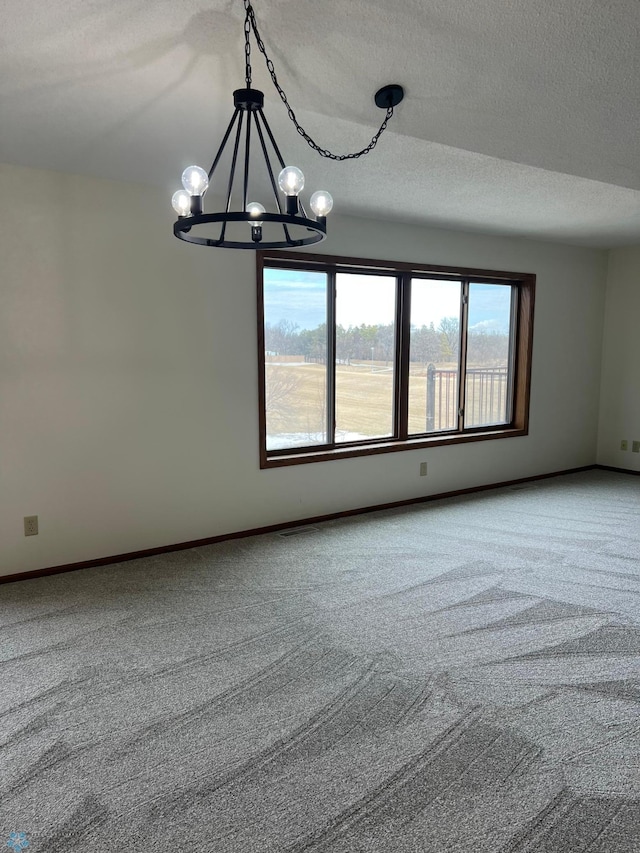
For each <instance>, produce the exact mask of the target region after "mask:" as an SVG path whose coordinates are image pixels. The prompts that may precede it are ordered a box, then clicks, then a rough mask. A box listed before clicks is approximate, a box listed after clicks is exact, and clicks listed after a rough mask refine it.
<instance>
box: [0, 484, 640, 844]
mask: <svg viewBox="0 0 640 853" xmlns="http://www.w3.org/2000/svg"><path fill="white" fill-rule="evenodd" d="M639 510H640V479H638V478H635V477H629V476H625V475H622V474H616V473H612V472H606V471H590V472H585V473H581V474H574V475H568V476H562V477H556V478H553V479H549V480H542V481H538V482H535V483H530V484H523V485H521V486H515V487H511V488H508V487H505V488H501V489H497V490H492V491H490V492H484V493H481V494H478V495H473V496H466V497H464V498H455V499H447V500H440V501H437V502H433V503H428V504H423V505H417V506H413V507H409V508H404V509H401V510H388V511H384V512H377V513H372V514H367V515H362V516H356V517H351V518H348V519H343V520H339V521H332V522H325V523H323V524H320V525H317V526H316V528H315V529H312V530H308V531H306V532H302V533H298V534H297V535H290V536H283V535H280V534H270V535H264V536H257V537H252V538H248V539H241V540H235V541H233V542H228V543H222V544H218V545H212V546H207V547H202V548H197V549H193V550H190V551H183V552H177V553H173V554H168V555H164V556H159V557H153V558H147V559H142V560H138V561H134V562H129V563H124V564H119V565H112V566H107V567H104V568H97V569H89V570H86V571H81V572H74V573H69V574H65V575H57V576H52V577H48V578H41V579H38V580H30V581H24V582H19V583H14V584H8V585H5V586H0V677H1V685H2V689H1V691H0V832H4V837H0V844H2V845H4V844H5V839H9V836H10V833H11V832H24V833H26V838H27V839H28V840H29V842H30V847H29V853H31V851H33V853H45V851H46V853H66V852H67V851H90V852H91V853H107V851H108V853H115V851H118V850H126V851H135V853H143V851H144V853H156V851H158V853H159V851H168V850H171V851H176V853H183V851H184V853H186V851H195V853H209V851H215V853H218V851H220V853H223V851H224V853H254V852H255V853H267V851H269V853H271V851H282V853H303V851H308V853H319V851H328V853H364V852H365V851H367V853H371V851H376V853H377V851H385V853H408V852H409V851H434V853H436V851H437V853H454V851H455V853H534V851H535V853H587V851H588V853H632V851H633V853H637V851H638V850H640V713H639V711H640V524H639V523H638V522H639ZM14 838H15V836H14ZM16 849H18V848H16Z"/></svg>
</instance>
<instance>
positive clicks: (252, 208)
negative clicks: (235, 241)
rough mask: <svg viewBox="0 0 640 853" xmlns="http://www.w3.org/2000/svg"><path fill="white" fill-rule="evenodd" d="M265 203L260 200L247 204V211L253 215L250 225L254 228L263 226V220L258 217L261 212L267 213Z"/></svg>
mask: <svg viewBox="0 0 640 853" xmlns="http://www.w3.org/2000/svg"><path fill="white" fill-rule="evenodd" d="M265 212H266V211H265V209H264V207H263V205H261V204H260V202H259V201H250V202H249V204H248V205H247V213H248V214H249V215H250V216H251V221H250V222H249V225H251V227H252V228H258V227H259V228H262V221H261V220H259V219H258V217H259V216H260V214H261V213H265Z"/></svg>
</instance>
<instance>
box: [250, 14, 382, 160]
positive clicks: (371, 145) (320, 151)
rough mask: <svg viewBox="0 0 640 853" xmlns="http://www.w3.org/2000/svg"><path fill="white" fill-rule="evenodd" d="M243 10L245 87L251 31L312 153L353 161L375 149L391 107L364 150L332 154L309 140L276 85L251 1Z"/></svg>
mask: <svg viewBox="0 0 640 853" xmlns="http://www.w3.org/2000/svg"><path fill="white" fill-rule="evenodd" d="M244 8H245V10H246V18H245V21H244V36H245V44H244V51H245V80H246V83H247V86H250V85H251V44H250V42H249V35H250V33H251V31H252V30H253V34H254V36H255V39H256V44H257V45H258V50H259V51H260V53H261V54H262V55H263V56H264V58H265V62H266V64H267V70H268V72H269V74H270V75H271V79H272V81H273V85H274V86H275V87H276V90H277V92H278V94H279V95H280V99H281V100H282V103H283V104H284V105H285V107H286V108H287V114H288V116H289V118H290V119H291V121H292V122H293V124H294V125H295V128H296V130H297V131H298V133H299V134H300V136H301V137H302V138H303V139H304V140H305V141H306V142H307V144H308V145H309V146H310V147H311V148H313V150H314V151H317V152H318V154H319V155H320V156H321V157H326V158H327V159H329V160H355V159H357V158H358V157H362V155H363V154H368V153H369V152H370V151H373V149H374V148H375V147H376V143H377V142H378V140H379V139H380V137H381V136H382V134H383V133H384V131H385V130H386V129H387V124H388V122H389V119H390V118H391V117H392V116H393V107H392V106H389V107H387V113H386V115H385V117H384V120H383V122H382V124H381V125H380V128H379V130H378V132H377V133H376V134H374V136H373V137H372V139H371V142H370V143H369V144H368V145H367V146H366V148H363V149H362V150H361V151H356V152H354V153H353V154H333V153H332V152H331V151H329V150H328V149H327V148H322V147H321V146H320V145H318V143H317V142H315V140H314V139H312V138H311V136H309V134H308V133H307V131H306V130H305V129H304V128H303V127H302V125H301V124H300V123H299V122H298V119H297V118H296V114H295V113H294V111H293V109H292V107H291V104H290V103H289V101H288V99H287V96H286V94H285V91H284V89H283V88H282V86H281V85H280V84H279V83H278V78H277V76H276V71H275V68H274V65H273V62H272V61H271V59H270V58H269V56H268V55H267V51H266V48H265V46H264V42H263V41H262V39H261V38H260V33H259V32H258V25H257V24H256V16H255V13H254V11H253V6H252V5H251V0H244Z"/></svg>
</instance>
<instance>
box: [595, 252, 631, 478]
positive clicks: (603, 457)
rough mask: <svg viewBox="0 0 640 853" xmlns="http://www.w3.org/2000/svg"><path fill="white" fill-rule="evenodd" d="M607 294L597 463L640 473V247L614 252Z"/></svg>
mask: <svg viewBox="0 0 640 853" xmlns="http://www.w3.org/2000/svg"><path fill="white" fill-rule="evenodd" d="M606 294H607V295H606V313H605V327H604V342H603V355H602V388H601V391H600V428H599V432H598V463H599V464H600V465H613V466H615V467H616V468H627V469H629V470H632V471H640V453H632V452H631V448H632V442H633V441H640V247H635V248H628V249H614V250H612V251H611V253H610V257H609V274H608V278H607V287H606ZM622 439H627V441H628V442H629V449H628V450H627V451H626V452H625V451H622V450H621V449H620V442H621V440H622Z"/></svg>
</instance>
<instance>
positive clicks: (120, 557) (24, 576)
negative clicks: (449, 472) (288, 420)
mask: <svg viewBox="0 0 640 853" xmlns="http://www.w3.org/2000/svg"><path fill="white" fill-rule="evenodd" d="M594 468H601V469H603V470H606V471H619V472H621V473H625V474H640V472H639V471H627V470H626V469H623V468H609V467H608V466H606V465H583V466H582V467H581V468H567V469H565V470H563V471H552V472H550V473H548V474H535V475H533V476H531V477H520V478H519V479H517V480H504V481H503V482H500V483H487V484H486V485H484V486H471V487H470V488H467V489H454V490H453V491H450V492H440V493H439V494H436V495H423V496H421V497H418V498H407V499H406V500H402V501H393V502H391V503H385V504H376V505H375V506H367V507H360V508H358V509H347V510H343V511H342V512H332V513H328V514H326V515H316V516H313V517H312V518H304V519H297V520H296V521H286V522H282V523H279V524H269V525H267V526H266V527H255V528H253V529H251V530H239V531H237V532H235V533H223V534H221V535H220V536H208V537H207V538H206V539H193V540H192V541H190V542H179V543H177V544H175V545H162V546H160V547H158V548H146V549H145V550H142V551H130V552H129V553H127V554H113V555H112V556H109V557H97V558H95V559H93V560H83V561H81V562H78V563H68V564H66V565H62V566H51V567H50V568H47V569H35V570H33V571H31V572H19V573H17V574H13V575H4V576H3V577H0V584H3V583H15V582H16V581H25V580H33V579H35V578H42V577H46V576H47V575H59V574H63V573H65V572H77V571H79V570H80V569H93V568H97V567H99V566H110V565H111V564H112V563H126V562H128V561H129V560H140V559H143V558H144V557H155V556H158V555H159V554H169V553H171V552H172V551H187V550H189V549H190V548H198V547H200V546H201V545H215V544H216V543H218V542H228V541H230V540H232V539H245V538H247V537H248V536H261V535H264V534H265V533H277V531H279V530H287V529H289V528H292V527H303V526H306V525H308V524H319V523H320V522H322V521H334V520H335V519H337V518H347V517H349V516H352V515H364V514H365V513H369V512H380V511H382V510H385V509H396V508H399V507H403V506H411V505H412V504H420V503H430V502H431V501H439V500H443V499H444V498H455V497H460V496H461V495H471V494H475V493H476V492H486V491H489V490H491V489H501V488H504V487H505V486H516V485H518V484H520V483H531V482H533V481H535V480H547V479H549V478H551V477H563V476H566V475H567V474H578V473H580V472H582V471H592V470H593V469H594Z"/></svg>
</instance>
